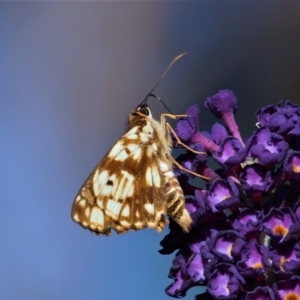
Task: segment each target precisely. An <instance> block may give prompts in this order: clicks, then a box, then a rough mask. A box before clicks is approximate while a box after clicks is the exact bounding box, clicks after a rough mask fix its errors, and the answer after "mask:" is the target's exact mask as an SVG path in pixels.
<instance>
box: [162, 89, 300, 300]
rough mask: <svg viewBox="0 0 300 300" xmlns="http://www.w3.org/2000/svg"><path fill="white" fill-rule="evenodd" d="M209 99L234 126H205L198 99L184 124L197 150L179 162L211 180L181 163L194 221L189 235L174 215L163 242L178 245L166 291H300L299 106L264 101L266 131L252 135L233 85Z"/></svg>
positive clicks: (182, 131)
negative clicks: (245, 130) (199, 181)
mask: <svg viewBox="0 0 300 300" xmlns="http://www.w3.org/2000/svg"><path fill="white" fill-rule="evenodd" d="M205 106H206V107H207V108H209V109H210V111H211V112H213V114H214V115H215V116H216V117H217V118H219V119H223V121H224V122H225V124H226V126H223V125H221V124H220V123H216V124H214V125H213V127H212V129H211V132H210V133H209V132H200V131H199V108H198V106H197V105H194V106H191V107H189V108H188V110H187V112H186V114H187V118H186V119H180V120H179V121H178V123H177V126H176V133H177V135H178V137H179V138H180V140H181V141H182V142H183V143H185V144H186V145H188V146H189V147H190V148H192V149H193V150H194V151H196V152H197V153H192V152H191V151H186V152H185V153H183V154H181V155H180V156H179V157H178V158H177V160H178V162H179V163H180V164H181V165H183V166H184V167H185V168H186V169H188V170H190V171H192V172H193V173H196V174H199V176H200V177H202V178H203V179H204V180H205V182H206V187H205V188H201V187H199V186H196V185H194V184H192V183H191V180H190V179H192V178H194V176H193V175H191V174H190V173H188V172H186V171H181V170H176V174H177V178H178V180H179V182H180V184H181V187H182V189H183V191H184V194H185V198H186V207H187V210H188V211H189V213H190V215H191V218H192V220H193V223H192V227H191V230H190V232H189V233H188V234H186V233H183V231H182V230H181V229H180V227H179V226H178V225H177V224H176V223H175V222H172V220H171V221H170V232H169V233H168V234H167V235H166V236H165V237H164V239H163V240H162V241H161V246H162V249H161V250H160V253H161V254H171V253H173V252H174V251H175V250H177V253H176V256H175V258H174V260H173V264H172V267H171V269H170V273H169V277H170V278H172V279H173V280H174V281H173V283H172V284H171V285H170V286H169V287H167V288H166V293H167V294H168V295H169V296H171V297H175V298H181V297H184V296H185V294H186V292H187V291H188V289H190V288H191V287H194V286H205V287H206V292H205V293H203V294H199V295H197V296H196V299H198V300H200V299H246V300H250V299H251V300H252V299H264V300H267V299H270V300H271V299H300V241H299V240H300V239H299V236H300V197H299V196H300V112H299V108H298V106H297V105H294V104H292V103H291V102H289V101H285V102H280V103H279V104H277V105H268V106H266V107H263V108H262V109H260V110H259V111H257V113H256V118H257V124H256V126H257V129H256V130H255V131H254V132H253V134H252V135H251V136H250V137H249V138H247V139H242V137H241V135H240V131H239V128H238V126H237V124H236V122H235V119H234V113H235V111H236V107H237V99H236V97H235V96H234V94H233V93H232V91H230V90H221V91H219V92H218V93H217V94H216V95H214V96H212V97H208V98H207V100H206V102H205ZM216 163H217V165H219V168H218V169H214V170H213V167H210V166H211V165H214V166H215V165H216Z"/></svg>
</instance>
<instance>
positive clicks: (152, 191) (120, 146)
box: [72, 127, 167, 235]
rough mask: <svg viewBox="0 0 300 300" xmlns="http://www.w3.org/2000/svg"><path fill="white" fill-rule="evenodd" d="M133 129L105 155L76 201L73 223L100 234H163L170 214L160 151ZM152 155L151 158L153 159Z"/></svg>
mask: <svg viewBox="0 0 300 300" xmlns="http://www.w3.org/2000/svg"><path fill="white" fill-rule="evenodd" d="M140 131H141V128H140V127H134V128H132V129H131V130H130V131H129V132H128V133H127V134H125V135H124V136H123V137H122V138H121V139H120V140H119V141H118V142H117V143H116V144H115V145H114V146H113V147H112V148H111V150H110V151H109V152H108V153H107V154H106V155H105V157H104V158H103V160H102V161H101V162H100V163H99V164H98V166H97V167H96V168H95V169H94V171H93V172H92V173H91V175H90V176H89V177H88V179H87V180H86V182H85V183H84V184H83V186H82V188H81V189H80V191H79V193H78V195H77V196H76V198H75V201H74V204H73V209H72V217H73V220H74V221H75V222H77V223H79V224H80V225H82V226H83V227H85V228H88V229H90V230H91V231H95V232H97V233H99V234H105V235H110V234H111V229H115V230H116V231H117V232H118V233H122V232H126V231H128V230H129V229H132V230H138V229H142V228H147V227H151V228H156V229H157V230H158V231H161V230H162V229H163V227H164V225H165V223H166V219H165V217H164V215H165V214H166V213H167V208H166V206H165V200H164V190H163V188H162V186H163V178H162V175H161V173H160V171H159V167H158V166H157V162H156V159H155V158H156V156H157V152H158V147H157V145H156V143H152V142H153V141H151V143H150V142H149V140H147V139H146V137H145V136H144V140H143V141H141V140H140ZM149 154H151V155H149Z"/></svg>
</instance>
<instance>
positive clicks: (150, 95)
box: [140, 52, 188, 112]
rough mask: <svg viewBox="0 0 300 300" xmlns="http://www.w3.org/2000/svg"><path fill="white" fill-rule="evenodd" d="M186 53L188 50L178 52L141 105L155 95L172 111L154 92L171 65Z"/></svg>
mask: <svg viewBox="0 0 300 300" xmlns="http://www.w3.org/2000/svg"><path fill="white" fill-rule="evenodd" d="M186 54H188V52H182V53H180V54H178V55H177V56H175V57H174V58H173V60H172V61H171V62H170V64H169V65H168V67H167V68H166V70H165V71H164V73H163V74H162V75H161V76H160V78H159V79H158V81H157V82H156V84H155V85H154V87H153V88H152V90H151V91H150V92H149V93H148V94H147V96H146V98H145V99H144V100H143V101H142V103H141V104H140V105H143V104H144V103H146V102H147V99H148V98H149V97H154V98H156V99H158V100H159V101H160V102H161V103H162V104H163V106H164V107H165V108H166V109H167V110H168V111H169V112H170V110H169V109H168V107H167V106H166V104H165V103H164V102H163V101H162V100H161V99H160V98H159V97H157V96H155V95H153V94H152V92H153V91H154V90H155V89H156V87H157V86H158V85H159V83H160V82H161V81H162V80H163V78H164V77H165V76H166V74H167V73H168V72H169V70H170V69H171V67H172V66H173V65H174V64H175V63H176V61H177V60H179V59H180V58H181V57H183V56H184V55H186Z"/></svg>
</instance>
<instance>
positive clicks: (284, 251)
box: [270, 240, 300, 273]
mask: <svg viewBox="0 0 300 300" xmlns="http://www.w3.org/2000/svg"><path fill="white" fill-rule="evenodd" d="M270 257H271V260H272V262H273V265H274V269H275V271H277V272H282V273H285V272H286V273H294V272H297V271H298V270H300V244H299V241H294V240H292V241H289V242H288V243H285V244H283V245H282V244H280V245H277V246H276V247H274V249H273V250H272V251H271V255H270Z"/></svg>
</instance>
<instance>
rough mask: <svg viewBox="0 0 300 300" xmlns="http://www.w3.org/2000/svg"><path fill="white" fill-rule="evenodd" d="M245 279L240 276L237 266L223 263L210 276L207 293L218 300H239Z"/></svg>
mask: <svg viewBox="0 0 300 300" xmlns="http://www.w3.org/2000/svg"><path fill="white" fill-rule="evenodd" d="M244 283H245V280H244V278H243V277H242V276H241V275H240V274H239V272H238V270H237V269H236V267H235V266H233V265H232V264H228V263H221V264H219V265H217V266H216V268H215V270H214V272H213V273H212V274H211V276H210V280H209V283H208V287H207V291H208V293H209V294H210V295H211V296H213V297H215V298H216V299H218V298H219V297H226V299H237V297H238V295H239V292H240V286H241V284H244Z"/></svg>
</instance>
